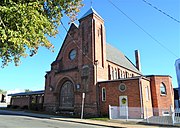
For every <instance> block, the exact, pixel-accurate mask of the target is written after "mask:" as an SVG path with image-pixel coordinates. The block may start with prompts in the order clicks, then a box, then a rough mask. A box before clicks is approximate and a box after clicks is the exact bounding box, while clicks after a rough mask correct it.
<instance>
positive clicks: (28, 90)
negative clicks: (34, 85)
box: [24, 89, 32, 92]
mask: <svg viewBox="0 0 180 128" xmlns="http://www.w3.org/2000/svg"><path fill="white" fill-rule="evenodd" d="M24 91H25V92H31V91H32V90H30V89H25V90H24Z"/></svg>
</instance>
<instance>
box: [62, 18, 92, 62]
mask: <svg viewBox="0 0 180 128" xmlns="http://www.w3.org/2000/svg"><path fill="white" fill-rule="evenodd" d="M60 22H61V25H62V26H63V28H64V30H65V31H66V32H67V34H68V36H69V37H70V38H71V39H72V41H73V43H74V44H75V45H76V46H77V48H78V49H79V51H80V52H82V54H83V55H84V56H85V57H86V58H87V59H88V60H89V61H90V62H92V63H94V62H93V61H92V59H91V58H89V57H88V56H87V55H86V54H85V53H84V52H83V50H82V49H81V48H80V47H79V46H78V44H77V43H76V41H75V40H74V38H73V37H72V36H71V34H70V33H69V32H68V30H67V28H66V27H65V25H64V24H63V22H62V21H61V20H60Z"/></svg>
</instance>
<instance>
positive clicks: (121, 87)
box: [119, 83, 126, 92]
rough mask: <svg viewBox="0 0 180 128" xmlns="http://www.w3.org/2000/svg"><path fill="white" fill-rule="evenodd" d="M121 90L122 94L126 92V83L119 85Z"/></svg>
mask: <svg viewBox="0 0 180 128" xmlns="http://www.w3.org/2000/svg"><path fill="white" fill-rule="evenodd" d="M119 90H120V91H121V92H124V91H125V90H126V85H125V84H124V83H121V84H120V85H119Z"/></svg>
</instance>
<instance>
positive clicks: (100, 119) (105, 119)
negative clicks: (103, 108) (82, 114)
mask: <svg viewBox="0 0 180 128" xmlns="http://www.w3.org/2000/svg"><path fill="white" fill-rule="evenodd" d="M89 119H91V120H99V121H108V120H109V118H107V117H98V118H89Z"/></svg>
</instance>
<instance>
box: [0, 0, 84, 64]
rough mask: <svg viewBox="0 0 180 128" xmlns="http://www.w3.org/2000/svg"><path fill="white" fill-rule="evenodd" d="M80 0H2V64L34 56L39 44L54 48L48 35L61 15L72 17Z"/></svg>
mask: <svg viewBox="0 0 180 128" xmlns="http://www.w3.org/2000/svg"><path fill="white" fill-rule="evenodd" d="M80 7H82V0H1V2H0V58H1V59H2V66H5V65H8V63H9V62H12V61H14V63H15V65H18V64H19V62H20V58H21V57H26V56H28V55H29V56H33V55H34V54H36V53H37V51H38V48H39V47H40V46H43V47H46V48H48V49H50V50H53V45H52V44H51V43H50V42H49V40H48V39H47V36H50V37H51V36H55V35H56V34H57V33H58V30H57V27H58V26H59V25H60V19H61V18H62V17H63V15H67V16H68V17H70V20H72V21H73V20H75V18H76V14H77V12H79V9H80Z"/></svg>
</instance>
